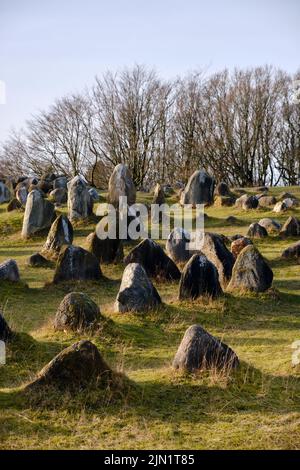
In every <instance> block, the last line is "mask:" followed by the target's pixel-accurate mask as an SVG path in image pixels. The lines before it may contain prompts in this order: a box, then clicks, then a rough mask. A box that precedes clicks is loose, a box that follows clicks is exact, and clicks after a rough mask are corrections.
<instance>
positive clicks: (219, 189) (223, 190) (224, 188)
mask: <svg viewBox="0 0 300 470" xmlns="http://www.w3.org/2000/svg"><path fill="white" fill-rule="evenodd" d="M215 194H216V195H217V196H230V191H229V188H228V185H227V184H226V183H224V181H221V183H218V184H217V186H216V189H215Z"/></svg>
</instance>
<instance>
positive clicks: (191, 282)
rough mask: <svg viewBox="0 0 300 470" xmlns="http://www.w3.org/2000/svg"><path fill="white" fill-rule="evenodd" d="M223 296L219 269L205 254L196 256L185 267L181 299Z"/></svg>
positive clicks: (181, 283) (181, 284) (180, 287)
mask: <svg viewBox="0 0 300 470" xmlns="http://www.w3.org/2000/svg"><path fill="white" fill-rule="evenodd" d="M221 294H222V289H221V286H220V283H219V274H218V270H217V268H216V267H215V266H214V265H213V264H212V263H211V262H210V261H209V260H208V259H207V258H206V256H204V255H203V254H195V255H194V256H193V257H192V258H191V259H190V260H189V261H188V262H187V263H186V265H185V267H184V269H183V271H182V274H181V279H180V284H179V299H180V300H182V299H196V298H197V297H202V296H209V297H212V298H216V297H218V296H219V295H221Z"/></svg>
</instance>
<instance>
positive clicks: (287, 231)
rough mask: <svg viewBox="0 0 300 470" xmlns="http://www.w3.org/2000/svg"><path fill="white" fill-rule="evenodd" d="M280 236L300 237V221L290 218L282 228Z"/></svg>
mask: <svg viewBox="0 0 300 470" xmlns="http://www.w3.org/2000/svg"><path fill="white" fill-rule="evenodd" d="M279 235H280V236H281V237H283V238H285V237H298V236H299V235H300V220H298V219H296V217H289V218H288V219H287V220H286V222H285V223H284V225H283V226H282V228H281V230H280V232H279Z"/></svg>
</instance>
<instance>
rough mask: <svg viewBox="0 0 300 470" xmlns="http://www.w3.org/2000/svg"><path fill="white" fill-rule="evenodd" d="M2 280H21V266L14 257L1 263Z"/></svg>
mask: <svg viewBox="0 0 300 470" xmlns="http://www.w3.org/2000/svg"><path fill="white" fill-rule="evenodd" d="M0 280H2V281H4V280H5V281H13V282H18V281H19V280H20V274H19V268H18V265H17V262H16V261H15V260H14V259H9V260H7V261H4V263H1V264H0Z"/></svg>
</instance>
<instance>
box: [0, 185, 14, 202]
mask: <svg viewBox="0 0 300 470" xmlns="http://www.w3.org/2000/svg"><path fill="white" fill-rule="evenodd" d="M11 197H12V194H11V193H10V190H9V189H8V187H7V186H6V184H4V183H3V181H0V204H2V203H3V202H9V201H10V199H11Z"/></svg>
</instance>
